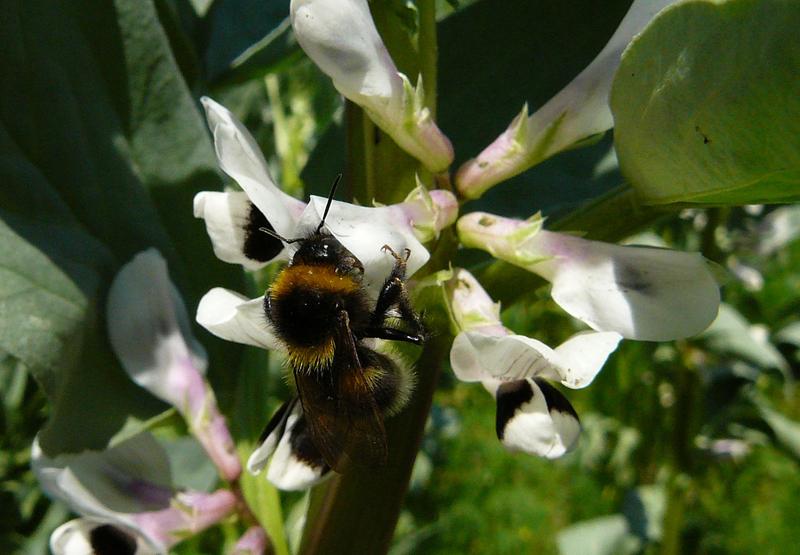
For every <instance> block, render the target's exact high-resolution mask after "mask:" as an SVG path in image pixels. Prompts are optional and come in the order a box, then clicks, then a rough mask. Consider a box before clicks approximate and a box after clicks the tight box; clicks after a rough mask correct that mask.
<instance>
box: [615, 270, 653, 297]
mask: <svg viewBox="0 0 800 555" xmlns="http://www.w3.org/2000/svg"><path fill="white" fill-rule="evenodd" d="M615 273H616V278H617V285H619V287H620V289H623V290H624V291H636V292H638V293H642V294H647V293H648V291H649V290H650V289H652V287H653V284H652V282H651V281H650V280H649V279H648V278H647V275H646V274H645V273H644V272H642V271H641V270H638V269H636V268H634V267H633V266H628V265H627V264H620V265H619V266H618V267H617V269H616V271H615Z"/></svg>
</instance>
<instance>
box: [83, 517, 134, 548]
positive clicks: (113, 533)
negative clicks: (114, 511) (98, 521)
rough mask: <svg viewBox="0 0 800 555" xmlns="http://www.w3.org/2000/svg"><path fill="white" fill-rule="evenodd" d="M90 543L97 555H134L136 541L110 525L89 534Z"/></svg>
mask: <svg viewBox="0 0 800 555" xmlns="http://www.w3.org/2000/svg"><path fill="white" fill-rule="evenodd" d="M89 543H91V544H92V549H94V553H95V555H134V554H135V553H136V539H135V538H134V537H133V536H131V535H130V534H128V533H127V532H123V531H122V530H120V529H119V528H115V527H114V526H111V525H110V524H104V525H102V526H98V527H97V528H95V529H94V530H92V531H91V532H89Z"/></svg>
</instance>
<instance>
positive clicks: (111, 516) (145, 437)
mask: <svg viewBox="0 0 800 555" xmlns="http://www.w3.org/2000/svg"><path fill="white" fill-rule="evenodd" d="M32 466H33V471H34V473H35V474H36V477H37V478H38V480H39V483H40V485H41V487H42V489H43V490H44V491H45V493H47V494H48V495H49V496H50V497H52V498H54V499H58V500H61V501H63V502H64V503H66V504H67V505H68V506H69V507H70V508H71V509H72V510H73V511H75V512H76V513H78V514H79V515H81V516H80V518H78V519H75V520H71V521H69V522H67V523H65V524H63V525H61V526H60V527H58V528H57V529H56V530H55V531H54V532H53V534H52V535H51V537H50V549H51V550H52V552H53V553H54V554H55V555H85V554H87V553H119V554H121V555H124V554H137V555H149V554H161V553H167V551H168V550H169V549H170V547H172V546H173V545H175V544H176V543H178V542H179V541H181V540H182V539H184V538H186V537H188V536H190V535H193V534H196V533H198V532H200V531H201V530H204V529H205V528H207V527H209V526H211V525H213V524H216V523H218V522H219V521H220V520H222V519H223V518H225V517H227V516H228V515H230V514H231V513H232V512H233V511H234V510H235V508H236V504H237V498H236V496H235V495H234V494H233V493H231V492H230V491H228V490H217V491H215V492H212V493H205V492H200V491H180V490H178V489H176V488H175V487H174V486H173V484H172V478H171V472H170V467H169V461H168V460H167V457H166V453H165V452H164V449H163V448H162V447H161V446H160V444H159V443H158V442H157V441H156V440H155V439H154V438H153V437H152V436H150V435H149V434H147V433H142V434H139V435H136V436H134V437H132V438H131V439H129V440H127V441H124V442H122V443H120V444H119V445H117V446H115V447H112V448H110V449H107V450H105V451H84V452H82V453H78V454H68V455H58V456H56V457H49V456H47V455H46V454H45V453H44V452H43V451H42V449H41V447H40V446H39V442H38V439H37V440H36V441H35V442H34V444H33V449H32Z"/></svg>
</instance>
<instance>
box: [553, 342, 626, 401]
mask: <svg viewBox="0 0 800 555" xmlns="http://www.w3.org/2000/svg"><path fill="white" fill-rule="evenodd" d="M620 341H622V336H621V335H620V334H618V333H617V332H613V331H607V332H591V331H588V332H581V333H578V334H575V335H573V336H572V337H570V338H569V339H567V340H566V341H565V342H564V343H562V344H561V345H559V346H558V347H556V349H555V352H556V354H557V355H558V359H559V362H560V365H561V368H560V371H559V374H560V379H561V383H562V384H564V385H565V386H567V387H570V388H572V389H579V388H582V387H586V386H587V385H589V384H590V383H592V380H594V378H595V376H596V375H597V373H598V372H600V369H601V368H603V365H604V364H605V363H606V359H608V356H609V355H610V354H611V353H613V352H614V351H615V350H616V349H617V345H619V342H620Z"/></svg>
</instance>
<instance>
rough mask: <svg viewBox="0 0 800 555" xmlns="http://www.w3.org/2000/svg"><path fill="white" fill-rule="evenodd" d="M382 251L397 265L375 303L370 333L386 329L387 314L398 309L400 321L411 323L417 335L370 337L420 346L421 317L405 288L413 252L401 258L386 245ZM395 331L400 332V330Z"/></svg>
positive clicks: (405, 250)
mask: <svg viewBox="0 0 800 555" xmlns="http://www.w3.org/2000/svg"><path fill="white" fill-rule="evenodd" d="M382 250H384V251H385V252H388V253H389V254H391V255H392V256H393V257H394V260H395V264H394V268H392V272H391V273H390V274H389V277H387V278H386V281H384V282H383V287H381V291H380V294H379V295H378V301H377V302H376V303H375V310H374V311H373V313H372V318H371V320H370V328H371V330H370V331H371V332H376V333H379V332H380V330H381V329H385V328H384V325H383V323H384V320H386V316H387V313H388V312H389V310H390V309H391V308H392V307H397V310H398V312H399V313H400V319H402V320H404V321H407V322H409V323H410V324H411V325H412V327H413V330H414V332H415V333H411V334H404V335H405V337H407V339H401V338H400V337H384V336H383V335H370V337H379V338H381V339H399V340H400V341H410V342H412V343H416V344H420V343H422V342H423V340H424V333H423V332H422V330H423V326H422V322H421V321H420V317H419V315H418V314H417V313H416V312H415V311H414V309H413V307H412V306H411V301H410V300H409V299H408V292H407V291H406V286H405V278H406V262H408V257H409V256H411V251H410V250H409V249H404V251H403V256H400V255H399V254H397V253H396V252H395V251H394V250H393V249H392V248H391V247H390V246H389V245H384V246H383V249H382ZM393 331H395V332H398V330H393ZM388 333H390V334H391V333H392V332H391V331H390V332H388ZM398 333H402V332H398Z"/></svg>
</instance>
